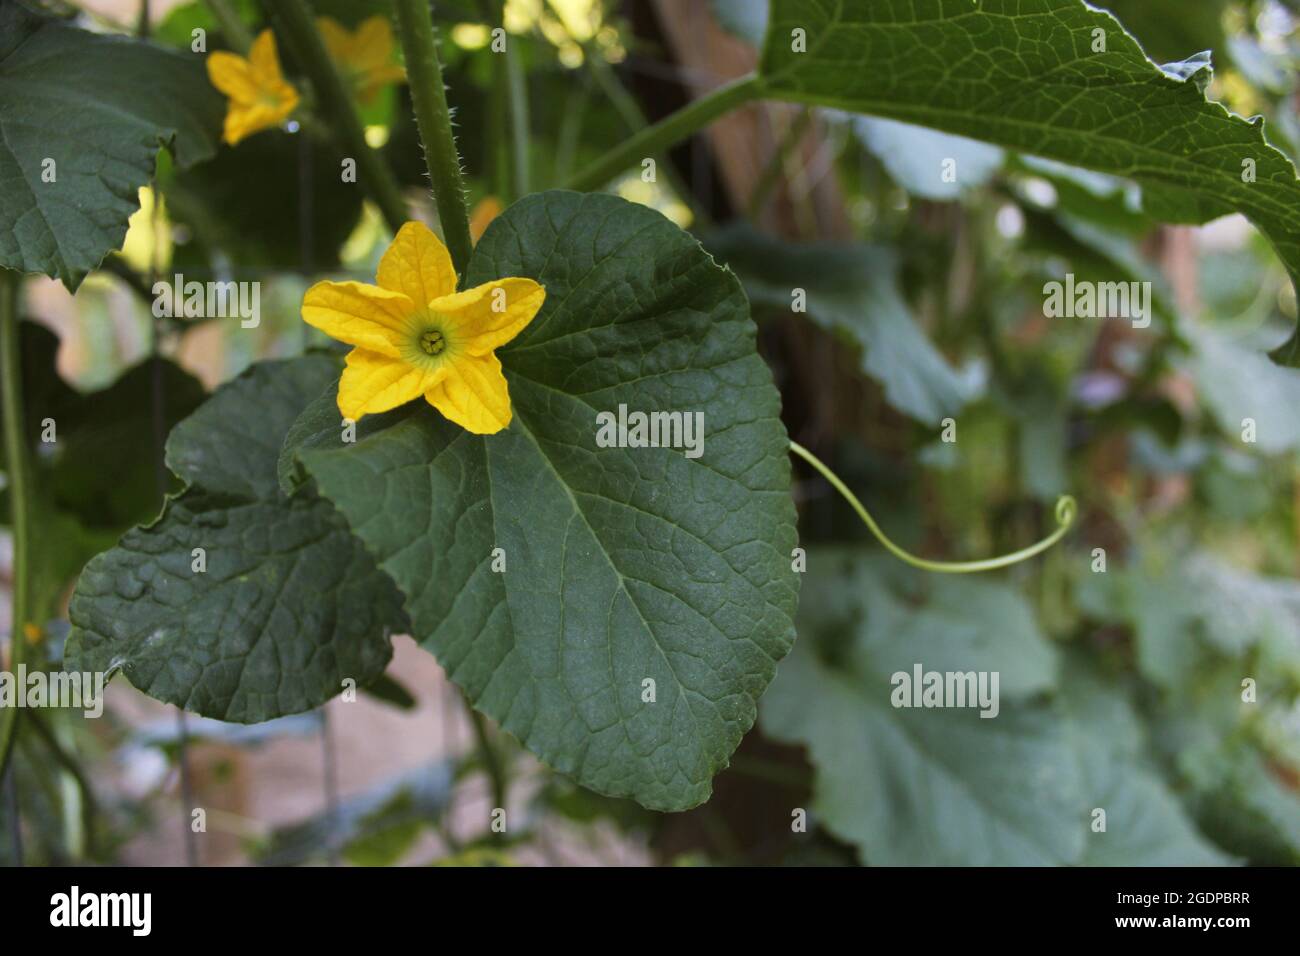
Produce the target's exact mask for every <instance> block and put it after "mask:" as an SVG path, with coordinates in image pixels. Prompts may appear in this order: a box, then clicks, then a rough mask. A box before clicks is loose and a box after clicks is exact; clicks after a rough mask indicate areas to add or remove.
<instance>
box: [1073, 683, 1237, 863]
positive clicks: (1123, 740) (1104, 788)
mask: <svg viewBox="0 0 1300 956" xmlns="http://www.w3.org/2000/svg"><path fill="white" fill-rule="evenodd" d="M1067 673H1068V674H1069V675H1070V679H1069V680H1068V681H1066V683H1065V687H1064V690H1065V693H1064V695H1063V698H1064V704H1065V708H1066V712H1067V713H1068V714H1069V717H1070V724H1069V727H1070V738H1071V740H1072V741H1073V743H1074V750H1075V753H1076V754H1077V755H1078V759H1079V768H1080V771H1081V774H1082V781H1083V797H1084V803H1085V806H1086V808H1087V810H1088V820H1089V824H1090V826H1089V828H1088V836H1087V850H1086V853H1085V854H1084V859H1083V862H1084V864H1085V865H1087V866H1220V865H1223V864H1225V863H1228V862H1230V860H1229V858H1228V856H1227V855H1225V854H1223V853H1221V852H1220V851H1218V850H1217V849H1215V848H1214V846H1213V845H1212V844H1210V843H1209V842H1208V841H1207V840H1206V839H1205V838H1204V837H1203V836H1201V835H1200V833H1198V832H1197V830H1196V827H1195V826H1194V825H1193V824H1192V822H1191V819H1190V818H1189V817H1188V815H1187V813H1186V811H1185V810H1184V809H1183V806H1182V804H1180V803H1179V802H1178V800H1177V798H1176V797H1175V796H1174V794H1173V792H1172V791H1171V790H1170V789H1169V787H1168V786H1167V785H1166V784H1165V782H1164V781H1163V780H1162V779H1161V778H1160V776H1159V775H1158V774H1157V773H1156V772H1155V771H1154V770H1153V769H1152V767H1151V766H1150V764H1149V762H1148V760H1147V759H1146V756H1145V749H1146V748H1145V740H1144V733H1143V727H1142V724H1141V722H1140V721H1139V719H1138V716H1137V714H1136V713H1134V711H1133V708H1132V706H1131V705H1130V703H1129V701H1128V699H1127V698H1126V697H1125V695H1124V694H1123V693H1122V692H1121V691H1120V690H1119V689H1117V688H1116V687H1115V686H1114V681H1113V680H1112V681H1107V680H1103V679H1102V678H1101V677H1100V676H1099V675H1095V674H1093V673H1092V672H1091V670H1090V668H1089V666H1088V664H1087V663H1086V661H1084V660H1082V659H1079V658H1071V659H1070V662H1069V667H1068V669H1067ZM1096 810H1104V811H1105V813H1106V816H1105V823H1106V826H1105V829H1104V830H1103V829H1100V828H1099V827H1098V826H1097V824H1096V822H1095V820H1094V817H1093V813H1094V812H1095V811H1096Z"/></svg>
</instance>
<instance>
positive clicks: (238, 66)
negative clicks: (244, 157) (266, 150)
mask: <svg viewBox="0 0 1300 956" xmlns="http://www.w3.org/2000/svg"><path fill="white" fill-rule="evenodd" d="M208 78H209V79H210V80H211V81H212V85H213V86H215V87H216V88H217V89H219V90H220V91H221V92H222V93H225V94H226V96H227V97H229V99H230V102H229V103H228V104H227V105H226V128H225V134H224V136H225V140H226V142H227V143H229V144H230V145H231V146H234V145H235V144H236V143H238V142H239V141H240V140H241V139H244V138H245V137H246V136H251V135H252V134H253V133H256V132H259V131H261V130H264V129H271V128H273V127H276V126H279V125H280V124H281V123H282V122H284V121H285V120H286V119H287V118H288V117H289V114H290V113H292V112H293V111H294V109H295V108H297V106H298V91H297V90H295V89H294V88H293V87H292V86H291V85H289V83H287V82H286V81H285V78H284V74H283V73H282V72H280V58H279V57H278V56H276V52H275V37H274V35H272V33H271V31H270V30H263V31H262V32H261V34H260V35H259V36H258V38H257V39H256V40H254V41H253V45H252V47H251V48H249V51H248V59H244V58H243V57H242V56H237V55H235V54H234V53H226V52H223V51H217V52H215V53H213V54H212V55H211V56H209V57H208Z"/></svg>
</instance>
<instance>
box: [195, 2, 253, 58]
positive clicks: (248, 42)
mask: <svg viewBox="0 0 1300 956" xmlns="http://www.w3.org/2000/svg"><path fill="white" fill-rule="evenodd" d="M204 2H205V3H206V4H207V7H208V10H209V11H211V13H212V19H214V20H216V21H217V26H218V28H220V30H221V34H222V36H224V37H225V38H226V42H227V43H229V44H230V48H231V49H232V50H234V51H235V52H236V53H238V54H239V55H240V56H247V55H248V48H249V47H251V46H252V45H253V34H252V33H251V32H249V29H248V27H247V26H245V25H244V21H243V20H241V19H239V14H238V13H236V12H235V8H234V7H232V6H231V5H230V0H204Z"/></svg>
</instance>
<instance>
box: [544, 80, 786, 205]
mask: <svg viewBox="0 0 1300 956" xmlns="http://www.w3.org/2000/svg"><path fill="white" fill-rule="evenodd" d="M762 93H763V83H762V80H760V79H759V77H758V75H757V74H755V73H751V74H749V75H748V76H743V77H741V78H740V79H738V80H733V81H732V82H730V83H727V84H725V85H723V86H720V87H718V88H717V89H716V90H713V91H712V92H711V93H709V94H707V95H706V96H702V97H700V98H699V99H698V100H695V101H694V102H692V103H689V104H687V105H686V106H684V107H682V108H681V109H679V110H678V111H677V112H676V113H673V114H672V115H671V116H667V117H665V118H664V119H662V120H660V121H659V122H658V123H655V124H654V125H653V126H647V127H646V128H645V129H643V130H641V131H640V132H639V133H637V134H635V135H634V136H632V137H630V138H629V139H627V140H625V141H624V142H623V143H621V144H620V145H618V146H616V147H614V148H613V149H612V150H610V151H609V152H608V153H606V154H605V155H604V156H603V157H601V158H600V159H598V160H597V161H596V162H595V163H593V164H592V165H591V166H589V167H588V168H587V169H585V170H583V171H582V172H581V173H579V174H578V175H577V176H575V177H574V178H573V179H572V180H570V181H569V183H568V188H570V189H577V190H580V191H582V192H587V191H590V190H593V189H600V188H601V187H602V186H604V185H605V184H606V183H608V182H609V181H610V180H611V179H613V178H614V177H615V176H617V175H618V174H619V173H621V172H622V171H623V170H624V169H626V168H628V167H629V166H632V165H634V164H635V163H636V162H638V161H639V160H642V159H645V158H646V157H649V156H654V155H656V154H658V153H662V152H663V151H664V150H666V149H668V148H669V147H670V146H673V145H674V144H676V143H678V142H680V141H681V140H683V139H685V138H686V137H688V136H690V135H691V134H692V133H694V132H696V131H697V130H700V129H703V128H704V127H705V126H708V125H709V124H710V123H712V122H713V121H714V120H715V119H717V118H718V117H719V116H722V115H723V114H724V113H730V112H731V111H732V110H734V109H736V108H737V107H740V106H743V105H744V104H746V103H748V102H750V101H751V100H754V99H757V98H758V97H760V96H761V95H762Z"/></svg>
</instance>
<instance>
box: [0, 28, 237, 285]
mask: <svg viewBox="0 0 1300 956" xmlns="http://www.w3.org/2000/svg"><path fill="white" fill-rule="evenodd" d="M221 114H222V99H221V97H220V96H219V95H218V94H217V91H216V90H214V89H213V88H212V86H211V85H210V84H209V83H208V80H207V76H206V75H205V73H204V71H203V64H202V62H201V57H199V56H197V55H190V54H182V53H174V52H171V51H169V50H164V49H162V48H161V47H156V46H153V45H151V44H148V43H142V42H139V41H136V40H130V39H127V38H125V37H117V36H107V35H104V34H99V33H89V32H87V31H85V30H77V29H74V28H73V27H69V26H67V25H65V24H63V23H60V22H58V21H54V20H49V19H46V18H44V17H40V16H37V15H36V14H34V13H32V12H30V11H29V10H27V9H26V8H25V7H24V6H23V5H22V4H19V3H5V4H3V5H0V266H5V267H7V268H11V269H18V270H20V271H23V272H42V273H45V274H46V275H50V276H57V277H58V278H59V279H61V280H62V281H63V284H64V285H65V286H67V287H68V289H69V290H71V291H75V290H76V288H77V286H79V285H80V284H81V280H82V279H83V278H85V276H86V273H87V272H89V271H90V270H91V269H93V268H95V267H96V266H97V265H99V263H100V261H101V260H102V259H103V258H104V256H105V255H107V254H108V253H109V252H110V251H111V250H113V249H116V248H118V247H119V246H121V244H122V239H123V238H124V237H125V235H126V224H127V219H129V218H130V216H131V214H132V213H133V212H135V211H136V209H138V208H139V202H138V200H137V192H138V190H139V188H140V187H141V186H143V185H144V184H145V183H147V182H148V181H149V177H150V176H151V175H152V174H153V169H154V160H155V158H156V156H157V154H158V148H159V146H162V145H168V144H170V146H171V148H172V150H173V151H174V152H175V154H176V158H177V160H178V161H179V162H180V163H182V164H185V165H188V164H190V163H194V162H197V161H199V160H202V159H205V158H207V157H208V156H211V155H212V154H213V152H214V151H215V150H216V146H217V137H218V136H219V135H220V126H221ZM47 160H53V162H54V165H53V166H52V167H51V166H50V165H49V164H48V163H47V162H46V161H47ZM47 171H52V172H53V181H46V180H47V178H48V172H47Z"/></svg>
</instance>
